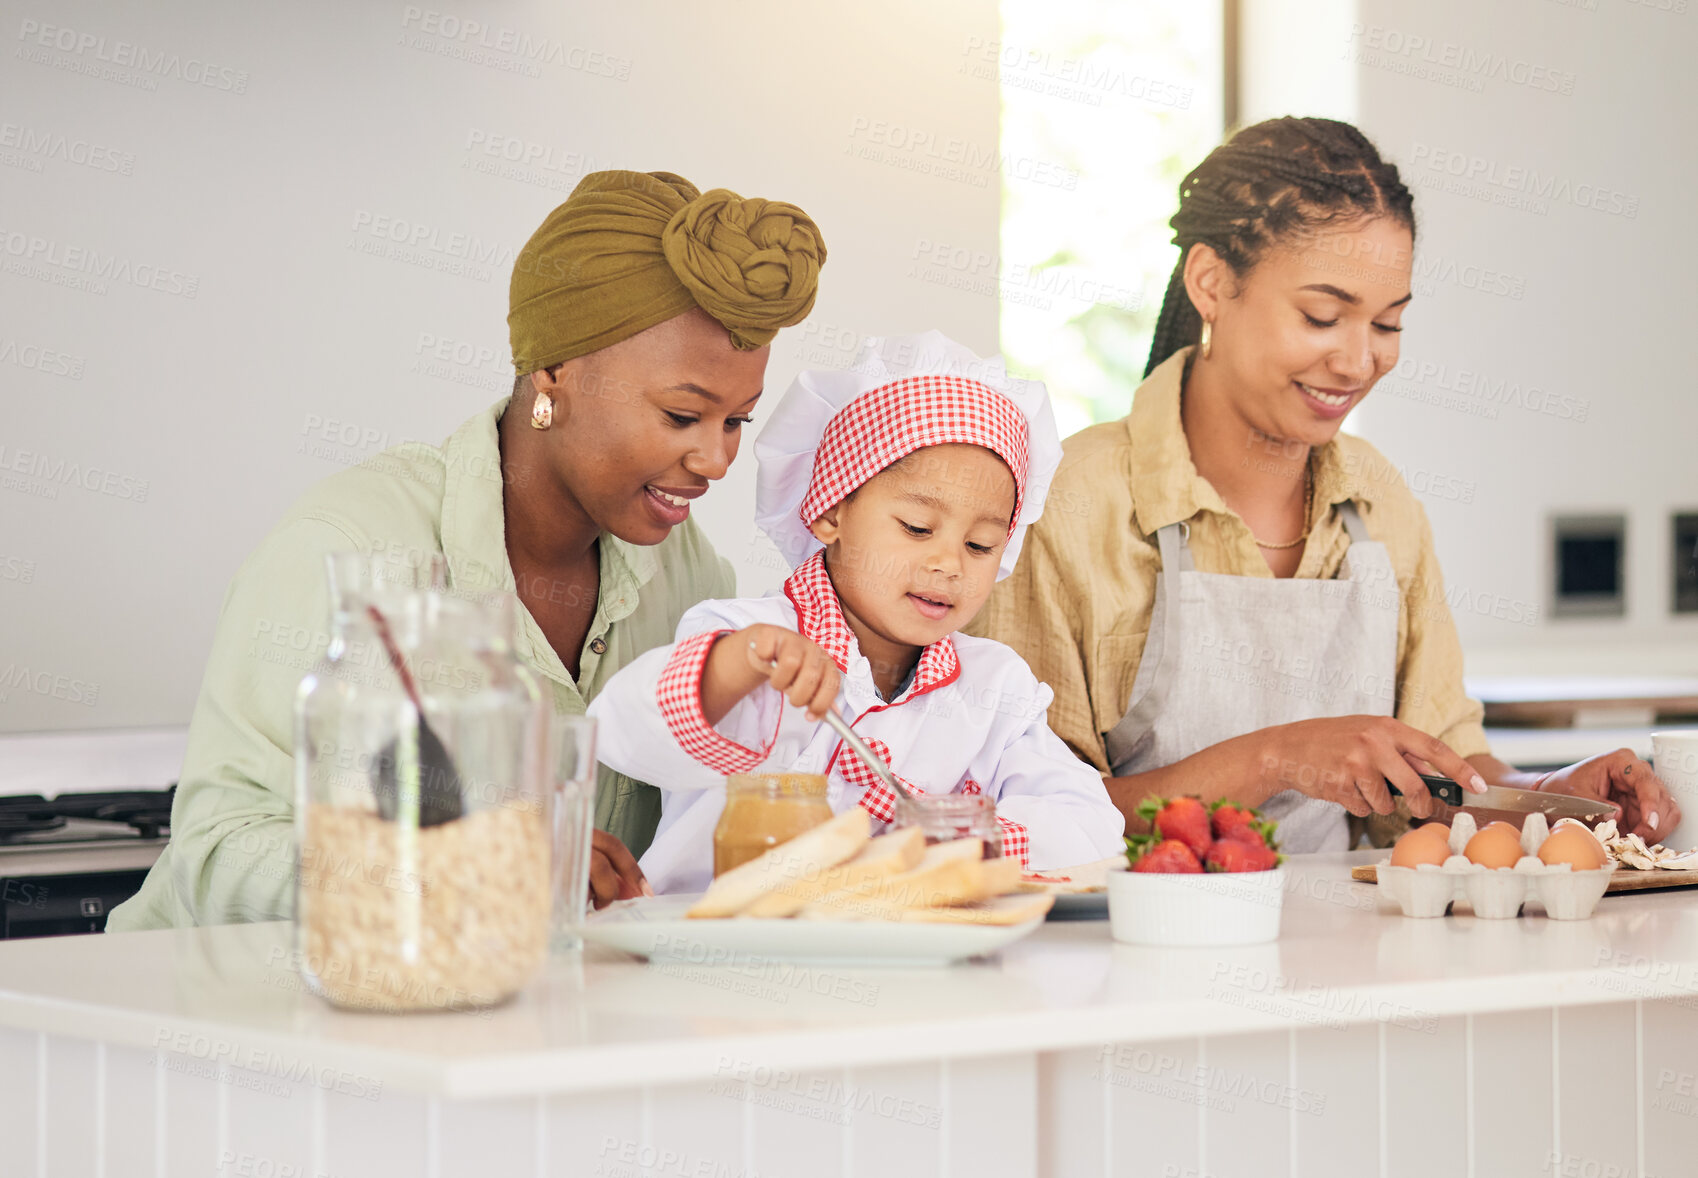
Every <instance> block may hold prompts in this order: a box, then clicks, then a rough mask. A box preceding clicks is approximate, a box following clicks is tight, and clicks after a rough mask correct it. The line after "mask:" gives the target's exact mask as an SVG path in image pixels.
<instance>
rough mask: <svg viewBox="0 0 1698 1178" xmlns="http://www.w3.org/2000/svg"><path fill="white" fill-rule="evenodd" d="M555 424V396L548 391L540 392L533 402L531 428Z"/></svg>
mask: <svg viewBox="0 0 1698 1178" xmlns="http://www.w3.org/2000/svg"><path fill="white" fill-rule="evenodd" d="M553 424H554V398H553V397H551V396H549V395H548V394H547V393H538V394H537V399H536V400H535V401H532V402H531V428H532V429H547V428H548V427H549V426H551V425H553Z"/></svg>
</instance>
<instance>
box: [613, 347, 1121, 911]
mask: <svg viewBox="0 0 1698 1178" xmlns="http://www.w3.org/2000/svg"><path fill="white" fill-rule="evenodd" d="M755 454H756V457H757V460H758V462H759V464H760V469H759V473H758V475H757V488H756V505H755V506H756V517H757V523H759V525H760V526H761V528H762V529H763V530H764V531H765V532H766V533H767V534H768V535H769V536H770V537H771V538H772V540H773V541H774V542H775V543H776V544H777V546H778V549H779V551H780V553H782V554H783V555H784V557H785V558H786V559H787V560H788V561H789V563H790V565H791V566H792V567H793V568H794V569H795V572H794V573H792V575H791V576H790V579H789V580H787V581H786V582H785V583H784V590H783V592H782V594H773V595H771V596H767V597H763V598H758V599H744V598H739V599H736V600H730V601H704V602H702V603H701V604H699V605H697V606H695V607H694V608H692V609H691V610H690V611H689V612H688V613H686V614H685V615H684V617H683V619H682V620H681V621H680V622H679V625H678V641H677V642H676V643H674V644H673V645H671V646H668V647H662V648H660V649H657V650H651V651H649V652H647V653H646V654H644V655H642V656H641V657H639V658H637V659H636V660H634V661H633V662H631V663H630V664H628V665H627V666H626V667H625V668H624V669H623V670H621V671H620V672H619V673H618V674H617V675H615V676H614V677H613V678H612V680H610V681H609V682H608V684H607V686H606V687H605V688H604V689H603V690H602V692H601V694H600V695H599V696H597V697H596V699H595V702H594V703H593V704H592V705H591V707H590V709H589V710H590V715H592V716H595V717H596V718H597V719H598V720H599V721H600V731H599V734H598V740H597V744H598V746H599V747H598V751H599V753H600V758H601V760H602V761H603V762H605V763H606V764H607V765H609V766H611V767H612V768H614V769H616V770H618V771H619V772H621V773H626V774H629V775H630V776H632V777H635V778H637V779H639V780H642V781H648V782H652V783H653V784H655V785H656V786H658V787H659V788H660V790H661V793H662V797H663V809H662V812H661V818H660V827H659V830H658V831H657V833H656V834H655V838H654V842H653V843H652V844H651V845H650V847H649V849H648V851H647V853H646V854H644V856H643V858H642V863H641V865H642V868H643V871H644V873H645V874H646V875H647V877H648V880H649V883H650V884H651V885H652V886H653V887H654V889H655V891H656V892H659V893H665V892H693V891H701V890H703V889H705V888H706V887H707V885H708V881H709V880H710V879H711V878H712V875H713V830H714V826H715V825H716V824H717V822H718V821H719V815H720V811H721V810H722V809H723V808H724V806H725V783H724V779H725V776H726V775H727V774H732V773H755V772H781V771H794V772H802V773H823V774H826V775H827V778H828V787H827V797H828V800H829V801H830V804H831V808H832V810H833V811H836V812H841V811H843V810H844V809H846V808H848V807H850V806H854V805H860V806H862V807H864V808H865V809H866V810H867V811H868V813H870V814H871V815H872V816H873V817H874V818H876V819H880V820H882V821H885V822H889V821H891V820H892V819H893V818H894V816H895V801H896V799H895V798H894V797H893V796H892V795H891V792H890V790H889V788H888V787H886V786H885V785H884V784H883V783H882V782H880V781H879V779H878V777H877V776H876V775H875V774H874V773H873V772H872V770H870V769H868V768H867V767H866V766H865V765H863V764H862V763H861V761H860V759H859V758H858V757H856V756H855V754H854V753H853V752H851V751H849V750H848V749H846V748H843V747H841V742H840V740H839V738H838V736H837V734H836V733H835V732H833V731H832V729H831V728H830V726H829V725H827V724H826V723H825V722H824V720H823V719H822V718H821V717H822V716H823V714H824V712H825V710H826V709H827V708H830V707H837V708H838V709H839V710H840V711H841V712H843V713H844V714H845V715H846V716H847V717H848V718H849V719H850V720H852V721H853V723H854V727H855V730H856V732H858V733H859V734H860V735H861V737H862V739H864V740H865V741H866V742H867V743H868V744H869V745H871V746H872V748H873V750H874V751H875V752H876V753H878V755H880V756H882V757H884V758H885V759H886V761H887V762H888V764H889V765H890V766H891V768H892V770H893V771H894V772H895V773H896V774H897V775H898V776H899V777H901V778H902V780H903V781H904V782H905V783H907V784H908V785H909V787H910V788H912V789H914V790H916V791H920V792H924V793H929V794H944V793H951V792H954V793H983V794H986V795H988V796H990V797H991V798H993V799H994V800H995V802H996V810H997V821H998V823H999V824H1000V825H1001V827H1002V831H1003V853H1004V854H1005V855H1010V856H1016V857H1018V858H1019V859H1020V860H1021V861H1022V862H1023V863H1025V864H1026V865H1027V866H1028V868H1030V869H1033V870H1044V869H1053V868H1059V867H1067V866H1072V865H1075V864H1079V863H1086V862H1090V861H1093V860H1097V859H1101V858H1103V857H1105V856H1108V855H1112V854H1113V853H1114V852H1115V851H1117V850H1119V849H1120V847H1121V845H1122V844H1121V835H1122V833H1123V827H1124V820H1123V818H1122V816H1121V814H1120V811H1119V810H1117V809H1116V808H1115V806H1114V805H1113V803H1111V802H1110V801H1109V799H1108V794H1107V792H1106V791H1105V790H1104V789H1103V784H1102V778H1101V776H1100V775H1099V774H1098V773H1097V771H1096V770H1094V769H1092V768H1091V767H1090V766H1089V765H1087V764H1085V763H1084V762H1082V761H1080V760H1079V759H1078V758H1077V757H1075V756H1074V755H1073V754H1072V752H1071V751H1069V750H1068V748H1067V746H1066V745H1064V744H1063V743H1062V742H1061V740H1060V738H1059V737H1057V736H1056V735H1055V734H1054V733H1052V732H1051V731H1050V730H1049V727H1048V725H1047V724H1046V722H1045V719H1046V715H1047V711H1048V708H1049V702H1050V699H1051V698H1052V694H1053V693H1052V692H1051V691H1050V689H1049V688H1048V687H1047V686H1045V685H1044V684H1042V683H1039V682H1038V681H1037V679H1036V678H1034V677H1033V675H1032V672H1031V670H1030V669H1029V668H1028V667H1027V666H1026V664H1025V662H1024V661H1023V660H1022V659H1021V658H1020V656H1018V655H1017V654H1015V653H1014V652H1013V651H1012V650H1010V649H1009V648H1008V647H1006V646H1004V645H1002V644H1001V643H999V642H993V641H990V640H989V639H985V638H974V637H970V636H967V635H963V634H957V633H955V631H956V630H958V629H960V628H961V627H962V626H965V625H966V624H967V623H968V622H969V621H971V620H972V618H973V616H974V615H975V614H976V613H977V612H978V611H979V609H980V607H981V606H983V605H984V602H985V599H986V598H987V597H988V596H989V594H990V590H991V586H992V585H993V584H994V583H995V582H996V581H997V580H1000V579H1001V578H1002V577H1004V576H1007V575H1008V574H1009V573H1010V572H1012V571H1013V569H1014V562H1015V559H1016V558H1017V557H1018V556H1019V552H1020V541H1021V539H1022V537H1023V535H1024V533H1025V529H1026V527H1027V525H1029V524H1030V523H1031V522H1032V521H1033V520H1035V519H1037V518H1038V515H1039V513H1040V512H1041V511H1042V510H1043V500H1044V495H1045V492H1046V491H1047V489H1048V486H1049V482H1050V478H1051V476H1052V475H1053V474H1054V471H1055V467H1056V464H1057V463H1058V462H1059V461H1060V458H1061V443H1060V441H1059V439H1058V438H1057V435H1056V428H1055V420H1054V417H1053V415H1052V413H1051V411H1050V405H1049V395H1048V392H1047V391H1046V390H1045V389H1044V386H1043V385H1041V384H1039V383H1037V382H1035V381H1026V380H1019V379H1016V378H1013V377H1010V376H1008V375H1007V373H1006V371H1005V370H1004V367H1003V363H1002V361H1001V359H1000V358H992V359H990V360H983V359H980V358H979V357H978V356H975V355H974V354H973V353H972V352H971V351H970V350H968V349H967V348H964V347H962V346H961V345H959V344H956V343H953V342H951V341H950V340H947V339H945V338H944V337H943V336H942V335H939V334H938V333H936V332H930V333H928V334H926V335H923V336H917V337H909V338H903V339H885V340H869V341H868V344H867V346H866V348H865V349H864V350H863V353H862V356H861V358H860V359H859V360H858V361H857V363H856V364H855V366H854V367H853V368H852V369H850V370H849V371H847V372H805V373H803V374H802V375H801V376H799V377H798V378H797V379H796V382H795V383H794V384H793V385H792V386H791V388H790V390H789V392H788V393H787V394H786V395H785V397H784V400H783V401H782V402H781V403H780V404H779V406H778V409H777V410H776V412H775V413H774V414H773V417H772V420H771V421H770V422H769V423H768V425H767V427H766V429H765V430H764V431H762V433H761V436H760V439H759V441H758V442H757V443H756V445H755ZM787 701H788V706H787Z"/></svg>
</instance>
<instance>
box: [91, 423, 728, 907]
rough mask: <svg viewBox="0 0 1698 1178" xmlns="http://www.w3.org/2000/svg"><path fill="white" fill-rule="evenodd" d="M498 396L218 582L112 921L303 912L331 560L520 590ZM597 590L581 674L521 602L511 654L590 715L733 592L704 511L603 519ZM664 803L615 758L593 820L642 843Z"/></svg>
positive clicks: (364, 474)
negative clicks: (173, 758)
mask: <svg viewBox="0 0 1698 1178" xmlns="http://www.w3.org/2000/svg"><path fill="white" fill-rule="evenodd" d="M506 405H507V401H506V399H505V398H503V399H502V400H501V401H499V402H497V403H496V404H495V405H493V406H491V407H490V408H489V409H488V410H486V411H485V412H483V413H480V414H479V415H478V416H476V417H474V418H472V419H471V420H470V421H468V422H466V424H464V425H462V426H461V427H460V428H459V429H458V430H456V431H455V432H454V434H453V435H452V436H451V437H450V438H449V439H448V440H447V442H446V443H445V444H444V445H443V446H441V447H440V448H438V447H435V446H427V445H424V444H422V443H416V442H409V443H406V444H404V445H401V446H397V447H395V448H393V449H391V450H386V451H384V452H383V453H382V454H379V455H377V456H376V457H374V458H371V459H369V460H367V461H366V462H363V463H361V464H360V465H358V466H355V467H352V468H350V469H348V470H344V471H341V472H339V473H337V474H334V475H331V476H330V477H329V478H327V479H324V480H323V481H322V482H320V483H318V484H317V485H316V486H314V487H313V488H312V489H310V490H309V491H307V493H306V494H305V495H303V496H302V497H301V498H300V500H299V501H297V502H296V503H295V505H294V506H293V507H292V508H291V509H290V510H289V512H288V514H287V515H286V516H285V517H284V518H283V520H282V521H281V522H280V523H279V524H278V525H277V527H276V528H275V529H274V530H273V531H272V532H271V534H270V535H269V536H267V537H266V538H265V540H264V541H263V542H262V543H261V544H260V546H259V547H258V548H257V549H256V550H255V551H254V552H253V554H252V555H251V556H249V557H248V559H247V561H246V563H244V564H243V565H242V567H241V569H240V570H239V571H238V572H237V574H236V577H235V579H234V580H233V581H232V582H231V583H230V587H229V590H228V591H227V592H226V594H225V597H224V610H223V613H222V614H221V615H220V617H219V620H218V631H217V634H216V636H215V637H214V639H213V646H212V655H211V657H210V658H209V659H208V660H207V665H206V676H205V678H204V679H203V680H202V682H201V689H200V698H199V700H198V701H197V702H196V704H195V711H194V717H193V719H192V720H191V722H190V725H189V743H188V751H187V753H186V755H185V756H184V760H183V770H182V774H181V776H180V779H179V781H178V783H177V796H176V802H175V805H174V806H173V807H172V811H171V842H170V845H169V846H167V847H166V849H165V853H164V854H163V855H162V856H160V859H159V862H158V863H156V864H155V865H154V867H153V870H152V871H151V872H149V873H148V877H147V880H146V882H144V883H143V885H142V889H141V891H140V892H139V893H137V894H136V896H135V897H134V898H132V899H131V900H129V901H128V902H126V903H124V904H121V905H119V906H118V907H117V908H114V909H113V910H112V915H111V917H110V919H109V921H108V924H107V927H108V928H109V929H110V930H112V931H114V932H122V931H126V930H130V929H142V928H158V927H165V926H186V925H195V924H221V923H227V922H230V921H244V920H277V919H281V918H284V917H287V916H289V915H290V913H291V912H292V911H293V909H294V894H293V889H294V878H295V841H294V809H295V787H294V735H293V734H294V708H295V691H296V688H297V687H298V686H299V684H300V681H301V677H302V676H303V675H305V674H306V673H307V671H308V670H310V669H311V667H312V666H313V664H314V663H315V662H317V660H318V658H319V656H320V655H322V654H323V653H324V649H325V647H326V646H327V645H328V644H329V641H330V634H329V622H330V592H329V583H328V581H327V579H326V575H325V563H324V558H325V556H326V554H328V553H331V552H337V551H343V550H347V549H351V548H357V549H366V550H379V551H387V552H393V553H406V554H426V553H441V554H443V555H444V556H445V557H446V559H447V563H448V578H449V583H450V584H451V585H452V586H453V587H455V588H457V589H480V588H488V589H504V590H507V591H509V592H512V591H513V590H514V589H515V582H514V578H513V568H512V565H510V564H509V563H508V560H507V543H506V530H505V525H504V519H503V515H502V506H501V503H502V499H501V495H502V481H501V452H500V448H499V445H498V443H497V440H496V423H497V420H498V419H499V418H500V416H501V413H502V411H503V409H505V408H506ZM600 552H601V591H600V597H599V600H598V601H597V602H596V612H595V617H594V619H593V620H592V621H591V623H590V629H589V633H588V634H587V635H586V636H585V639H584V649H583V651H582V652H581V654H580V656H579V675H578V678H577V679H576V680H574V679H573V678H572V676H571V675H569V674H568V673H567V671H566V667H565V664H564V663H562V662H561V660H560V656H559V655H558V654H556V653H555V651H554V648H553V647H551V646H550V645H549V644H548V639H547V638H546V637H545V636H544V635H543V632H542V628H541V627H540V626H538V625H537V622H536V619H535V618H533V617H532V616H531V614H530V611H529V610H527V609H525V608H524V606H523V605H521V606H519V609H518V614H519V633H518V636H517V641H516V645H515V653H516V654H517V655H518V657H519V658H520V660H522V661H523V662H524V663H525V664H526V665H527V666H529V667H531V668H532V669H533V670H534V671H536V672H538V673H539V674H540V675H541V676H542V678H543V680H544V681H545V682H546V684H547V685H548V686H549V687H550V688H551V689H552V691H553V695H554V707H555V710H556V711H557V712H560V713H564V714H578V713H582V712H583V710H584V708H585V707H586V706H587V705H588V703H589V701H590V700H591V699H593V698H594V697H595V695H596V693H597V692H599V691H600V690H601V688H602V687H603V685H605V684H606V682H607V681H608V679H610V678H611V677H612V676H613V673H614V672H615V671H617V670H618V669H619V668H620V667H622V666H624V665H625V664H626V663H627V662H629V661H631V660H632V659H633V658H635V657H636V656H637V655H639V654H641V653H643V652H644V651H645V650H649V649H651V648H653V647H655V646H659V645H662V644H664V643H667V642H671V641H672V639H673V635H674V631H675V630H676V628H677V625H678V619H679V617H680V616H681V615H682V614H683V613H684V611H685V610H687V609H689V608H690V607H691V606H692V605H694V604H696V603H697V602H698V601H702V600H704V599H706V598H710V597H713V598H720V597H732V596H735V595H736V578H735V575H734V574H733V572H732V570H731V565H730V564H729V562H727V561H725V560H723V559H722V558H720V557H718V556H716V555H715V554H714V551H713V548H712V546H711V545H710V544H709V543H708V541H707V539H706V538H705V537H704V536H703V535H702V534H701V532H700V530H699V529H697V527H696V525H695V522H694V521H693V520H687V521H685V523H683V524H682V525H680V526H679V527H676V528H674V529H673V530H672V534H671V535H670V536H668V537H667V538H666V539H665V540H664V541H662V542H661V543H660V544H657V545H655V546H654V547H652V548H648V547H641V546H638V545H633V544H626V543H624V542H623V541H621V540H618V539H615V538H614V537H612V536H609V535H606V534H603V536H602V537H601V542H600ZM659 818H660V795H659V792H658V791H657V790H656V789H655V788H654V787H653V786H650V785H645V784H643V783H641V782H638V781H633V780H632V779H630V778H628V777H625V776H623V775H621V774H617V773H613V772H611V771H610V770H608V769H606V768H603V769H602V770H601V779H600V782H599V787H598V790H597V796H596V825H597V826H599V827H601V828H602V829H604V830H607V831H610V832H612V833H613V834H615V835H617V836H618V837H619V838H620V839H622V840H623V841H624V842H625V843H626V845H627V846H629V847H630V848H631V851H632V852H633V853H634V854H637V855H640V854H642V852H643V851H644V850H645V849H646V848H647V846H648V843H649V840H650V839H651V838H652V837H653V835H654V829H655V824H656V823H657V822H658V821H659Z"/></svg>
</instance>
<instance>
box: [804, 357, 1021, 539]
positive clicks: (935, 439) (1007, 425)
mask: <svg viewBox="0 0 1698 1178" xmlns="http://www.w3.org/2000/svg"><path fill="white" fill-rule="evenodd" d="M948 442H966V443H968V444H969V445H974V446H983V447H984V448H985V449H987V450H989V451H991V452H992V453H993V454H996V455H997V456H998V457H1000V458H1001V459H1002V460H1003V461H1004V462H1006V463H1007V464H1008V469H1009V470H1011V471H1013V472H1014V515H1013V517H1012V518H1011V519H1010V520H1009V525H1008V534H1009V535H1011V536H1012V535H1013V534H1014V521H1015V520H1018V519H1019V518H1020V504H1021V502H1022V501H1023V500H1024V499H1025V497H1026V470H1027V465H1028V459H1029V443H1028V435H1027V429H1026V418H1025V417H1024V416H1023V415H1022V414H1021V412H1020V408H1019V406H1017V405H1016V404H1015V403H1014V402H1013V401H1012V400H1011V399H1009V398H1008V397H1005V396H1003V395H1002V394H1001V393H999V392H997V391H996V390H995V389H993V388H991V387H990V386H988V385H984V384H980V383H979V382H978V381H976V380H968V379H966V378H965V377H960V376H905V377H903V378H902V379H901V380H895V381H892V382H891V383H889V384H887V385H880V386H879V387H878V388H876V389H872V390H870V391H869V392H865V393H862V394H861V395H860V396H858V397H856V398H855V399H854V400H853V401H851V402H849V404H847V405H845V406H844V407H843V408H842V409H840V410H838V412H837V414H836V416H834V417H833V418H832V419H831V420H830V421H829V422H827V423H826V427H825V434H824V435H823V436H822V437H821V438H820V444H819V449H818V450H817V451H816V452H815V454H814V473H813V479H812V480H811V481H810V482H809V483H808V493H807V494H806V495H804V496H803V497H802V505H801V507H800V508H799V509H798V511H799V513H800V515H801V517H802V522H803V523H804V524H810V525H811V524H812V523H813V522H814V521H815V520H817V519H818V518H819V517H820V516H821V515H823V514H824V513H825V512H826V511H828V510H829V509H830V508H831V507H832V506H833V505H834V504H837V503H841V502H842V501H843V499H844V497H845V496H846V495H848V494H849V492H851V491H853V490H854V489H855V488H856V487H859V486H860V485H861V484H862V483H864V482H866V481H867V480H868V479H870V478H872V477H873V475H875V474H877V473H878V472H879V471H881V470H883V469H884V468H885V467H887V466H889V465H890V464H891V463H893V462H896V461H897V460H898V459H901V458H904V457H906V456H907V455H909V454H912V453H913V452H914V451H915V450H919V449H923V448H924V447H926V446H941V445H944V444H945V443H948Z"/></svg>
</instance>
